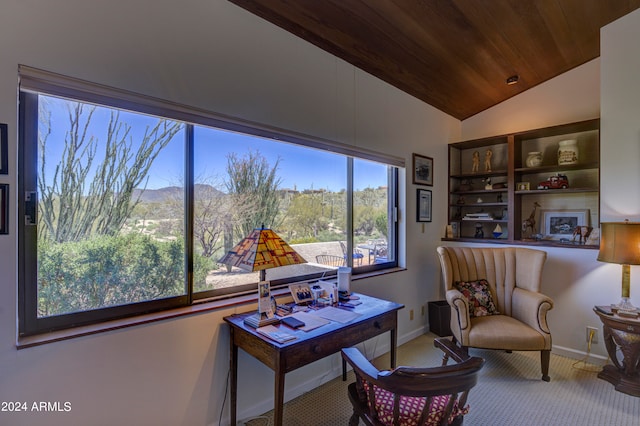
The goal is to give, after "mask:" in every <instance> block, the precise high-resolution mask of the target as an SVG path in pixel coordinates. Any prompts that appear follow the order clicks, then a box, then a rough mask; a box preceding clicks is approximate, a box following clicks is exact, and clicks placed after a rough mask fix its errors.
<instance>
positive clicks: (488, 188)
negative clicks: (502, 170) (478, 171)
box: [484, 178, 493, 190]
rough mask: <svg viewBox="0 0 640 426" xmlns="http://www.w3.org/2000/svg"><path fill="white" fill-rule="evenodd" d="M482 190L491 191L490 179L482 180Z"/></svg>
mask: <svg viewBox="0 0 640 426" xmlns="http://www.w3.org/2000/svg"><path fill="white" fill-rule="evenodd" d="M484 189H486V190H491V189H493V186H492V185H491V178H486V179H484Z"/></svg>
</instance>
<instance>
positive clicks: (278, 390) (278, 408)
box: [232, 369, 284, 426]
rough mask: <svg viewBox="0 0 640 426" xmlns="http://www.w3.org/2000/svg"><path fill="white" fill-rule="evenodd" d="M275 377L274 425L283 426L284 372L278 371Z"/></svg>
mask: <svg viewBox="0 0 640 426" xmlns="http://www.w3.org/2000/svg"><path fill="white" fill-rule="evenodd" d="M279 370H280V369H279ZM275 376H276V377H275V379H276V380H275V388H274V396H273V399H274V401H273V403H274V404H273V424H274V426H282V417H283V411H284V373H283V372H282V370H280V371H276V372H275ZM232 425H235V423H232Z"/></svg>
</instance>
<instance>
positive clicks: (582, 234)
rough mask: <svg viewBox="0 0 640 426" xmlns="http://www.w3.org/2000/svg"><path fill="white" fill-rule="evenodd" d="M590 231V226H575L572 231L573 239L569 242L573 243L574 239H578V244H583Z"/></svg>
mask: <svg viewBox="0 0 640 426" xmlns="http://www.w3.org/2000/svg"><path fill="white" fill-rule="evenodd" d="M592 230H593V228H592V227H590V226H582V225H581V226H576V228H575V229H574V230H573V237H572V238H571V241H572V242H573V241H575V240H576V237H578V243H580V244H585V243H586V242H587V239H588V238H589V235H590V234H591V231H592Z"/></svg>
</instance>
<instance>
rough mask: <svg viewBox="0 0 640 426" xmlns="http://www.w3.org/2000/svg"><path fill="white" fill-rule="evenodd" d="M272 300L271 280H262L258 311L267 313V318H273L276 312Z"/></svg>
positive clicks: (259, 286)
mask: <svg viewBox="0 0 640 426" xmlns="http://www.w3.org/2000/svg"><path fill="white" fill-rule="evenodd" d="M271 300H272V299H271V287H270V285H269V281H260V282H259V283H258V312H259V313H260V314H266V316H267V318H273V314H274V313H275V310H273V306H272V304H271Z"/></svg>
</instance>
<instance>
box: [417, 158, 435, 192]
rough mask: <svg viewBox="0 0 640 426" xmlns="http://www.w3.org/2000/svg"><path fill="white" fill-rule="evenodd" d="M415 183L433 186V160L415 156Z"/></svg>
mask: <svg viewBox="0 0 640 426" xmlns="http://www.w3.org/2000/svg"><path fill="white" fill-rule="evenodd" d="M413 183H414V184H416V185H428V186H433V158H431V157H425V156H424V155H419V154H413Z"/></svg>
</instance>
